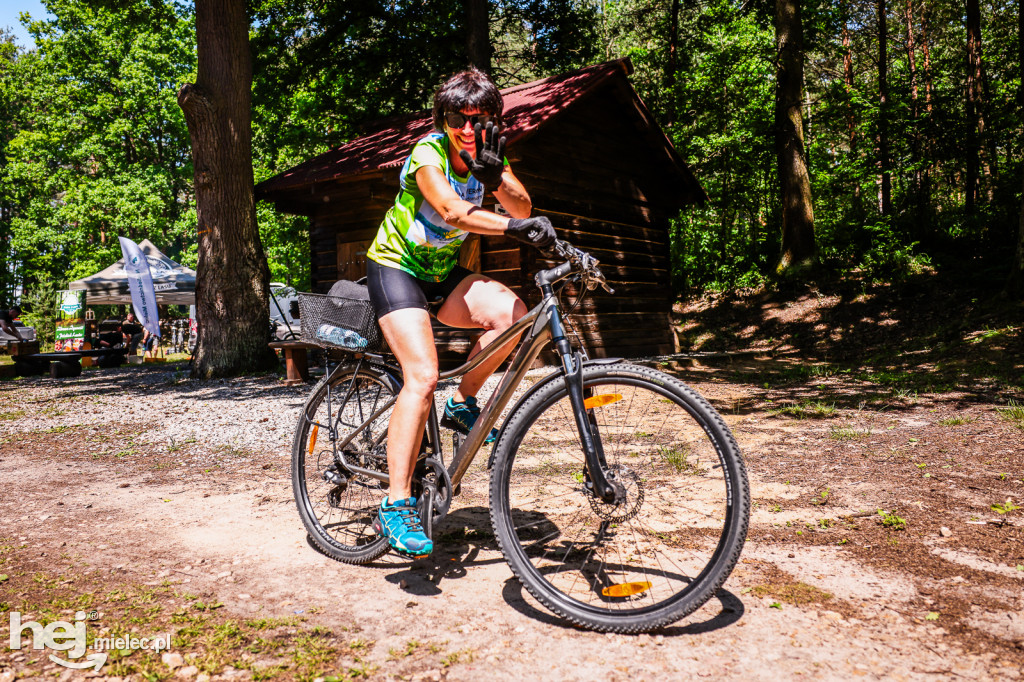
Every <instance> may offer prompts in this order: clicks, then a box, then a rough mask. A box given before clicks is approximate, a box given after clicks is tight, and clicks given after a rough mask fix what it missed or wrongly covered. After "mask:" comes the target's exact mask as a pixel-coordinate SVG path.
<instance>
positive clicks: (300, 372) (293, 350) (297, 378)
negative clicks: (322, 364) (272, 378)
mask: <svg viewBox="0 0 1024 682" xmlns="http://www.w3.org/2000/svg"><path fill="white" fill-rule="evenodd" d="M270 347H271V348H273V349H274V350H280V351H281V354H282V355H284V375H285V379H284V383H285V386H294V385H295V384H301V383H302V382H304V381H309V359H308V357H307V355H306V351H307V350H309V349H310V348H319V347H320V346H318V345H316V344H315V343H306V342H305V341H272V342H271V343H270Z"/></svg>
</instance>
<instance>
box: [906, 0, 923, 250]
mask: <svg viewBox="0 0 1024 682" xmlns="http://www.w3.org/2000/svg"><path fill="white" fill-rule="evenodd" d="M907 67H908V68H909V70H910V115H911V117H912V120H913V121H914V124H913V126H912V127H913V130H914V132H913V136H912V138H911V145H910V163H911V165H912V166H913V167H914V181H913V191H914V198H915V200H916V203H917V218H916V223H917V225H916V229H917V235H918V238H919V239H920V238H921V237H922V236H923V235H924V232H925V210H924V208H925V207H924V195H923V193H922V191H921V188H922V184H923V182H922V169H921V125H920V118H919V117H920V115H921V106H920V102H919V98H918V91H917V45H916V42H915V40H914V3H913V0H907Z"/></svg>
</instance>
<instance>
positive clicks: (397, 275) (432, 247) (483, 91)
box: [367, 69, 555, 557]
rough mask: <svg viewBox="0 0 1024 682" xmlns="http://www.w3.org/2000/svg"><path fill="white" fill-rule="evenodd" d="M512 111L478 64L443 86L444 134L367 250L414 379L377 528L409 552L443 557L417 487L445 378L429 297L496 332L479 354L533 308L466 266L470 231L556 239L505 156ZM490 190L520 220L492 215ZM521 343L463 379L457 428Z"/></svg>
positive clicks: (423, 156)
mask: <svg viewBox="0 0 1024 682" xmlns="http://www.w3.org/2000/svg"><path fill="white" fill-rule="evenodd" d="M502 109H503V103H502V98H501V93H500V92H499V91H498V88H497V86H496V85H495V84H494V83H493V81H491V79H490V78H489V77H488V76H487V75H486V74H484V73H483V72H481V71H478V70H476V69H469V70H467V71H462V72H460V73H457V74H455V75H454V76H452V77H451V78H450V79H448V81H447V82H445V83H444V85H442V86H441V87H440V88H439V89H438V90H437V92H436V93H435V94H434V107H433V119H434V132H432V133H430V134H429V135H427V136H426V137H424V138H422V139H421V140H419V141H418V142H417V143H416V144H415V145H414V146H413V148H412V153H411V154H410V155H409V158H408V159H407V160H406V162H405V165H404V166H403V167H402V173H401V178H400V184H401V189H400V190H399V193H398V196H397V197H396V199H395V204H394V206H393V207H392V208H391V209H390V210H389V211H388V213H387V215H386V216H385V217H384V221H383V222H382V223H381V226H380V229H379V230H378V231H377V237H376V238H375V239H374V241H373V244H371V246H370V249H369V251H368V252H367V259H368V260H367V280H368V281H367V284H368V286H369V290H370V302H371V304H372V305H373V308H374V311H375V312H376V314H377V318H378V319H379V320H380V327H381V330H382V331H383V332H384V338H385V339H387V342H388V345H389V346H390V348H391V351H392V352H393V353H394V355H395V357H396V358H397V359H398V362H399V364H400V365H401V367H402V374H403V376H404V380H405V383H404V385H403V386H402V389H401V391H400V392H399V394H398V399H397V401H396V403H395V407H394V411H393V412H392V415H391V421H390V423H389V425H388V439H387V460H388V475H389V479H390V488H389V491H388V496H387V497H385V498H384V500H383V501H382V502H381V506H380V512H379V514H378V517H377V519H376V520H375V521H374V528H375V529H376V531H377V532H378V533H379V534H380V535H382V536H387V538H388V544H389V545H390V546H391V547H392V548H393V549H394V550H395V551H397V552H399V553H400V554H404V555H406V556H413V557H418V556H426V555H428V554H430V552H431V551H432V550H433V543H432V542H431V540H430V539H429V538H428V537H427V535H426V534H425V533H424V531H423V528H422V526H421V525H420V521H419V514H418V512H417V510H416V498H414V497H413V496H412V490H411V486H412V476H413V470H414V468H415V465H416V457H417V455H418V452H417V450H418V448H419V445H420V442H421V438H422V435H423V430H424V426H425V423H426V419H427V412H428V410H429V409H430V408H431V406H432V405H433V395H434V389H435V388H436V386H437V376H438V363H437V350H436V348H435V346H434V333H433V329H432V328H431V324H430V315H429V314H428V312H427V311H428V307H427V301H428V299H429V300H434V299H435V298H438V297H440V298H442V299H443V300H444V302H443V304H442V305H441V307H440V309H439V310H438V311H437V319H438V320H439V321H441V322H442V323H443V324H446V325H448V326H451V327H460V328H467V329H480V328H482V329H484V330H485V332H484V334H483V335H482V336H480V338H479V339H478V340H477V342H476V344H475V345H474V346H473V349H472V351H471V353H470V357H472V356H473V355H475V354H476V353H478V352H480V350H481V349H482V348H484V347H485V346H487V344H488V343H490V342H491V341H493V340H494V339H496V338H497V337H498V336H499V335H500V334H501V332H502V331H504V330H505V329H507V328H508V327H510V326H511V325H512V323H513V322H514V321H515V320H516V319H518V318H519V317H520V316H522V315H523V314H525V313H526V306H525V304H524V303H523V302H522V301H521V300H520V299H519V297H518V296H516V294H514V293H513V292H512V291H511V290H510V289H509V288H508V287H506V286H505V285H504V284H501V283H500V282H498V281H495V280H493V279H491V278H490V277H487V276H485V275H481V274H476V273H472V272H470V271H469V270H467V269H466V268H463V267H462V266H460V265H458V253H459V248H460V247H461V245H462V242H463V241H464V240H465V239H466V237H467V236H468V235H469V234H470V233H475V234H481V235H497V236H500V235H507V236H510V237H513V238H515V239H517V240H519V241H521V242H523V243H525V244H531V245H534V246H538V247H544V246H547V245H548V244H550V243H551V242H553V241H554V239H555V232H554V229H553V228H552V226H551V222H550V221H549V220H548V219H547V218H544V217H536V218H531V217H530V212H531V210H532V204H531V202H530V197H529V195H528V194H527V192H526V189H525V188H524V187H523V185H522V183H520V182H519V180H518V179H516V176H515V175H514V174H513V173H512V169H511V168H510V167H509V165H508V161H507V160H506V159H505V158H504V156H503V153H502V152H503V151H504V147H505V138H503V137H502V138H499V132H500V128H499V126H500V124H501V114H502ZM485 191H488V192H491V193H492V194H493V195H494V197H495V198H496V199H497V200H498V202H499V203H500V204H501V205H502V206H503V207H504V209H505V210H506V211H507V212H508V214H509V215H511V216H512V217H511V218H507V217H503V216H500V215H498V214H497V213H492V212H490V211H487V210H483V209H482V208H480V206H481V204H482V203H483V198H484V192H485ZM514 347H515V341H512V342H509V344H508V345H507V346H506V347H505V348H503V349H501V350H500V351H498V352H497V353H495V354H494V355H492V356H491V357H490V358H489V359H488V360H486V361H485V362H483V363H481V365H480V366H479V367H477V368H476V369H474V370H473V371H471V372H468V373H466V374H465V375H464V376H463V378H462V382H461V383H460V384H459V387H458V389H457V390H456V392H455V395H454V396H453V397H452V398H449V399H448V402H447V403H446V405H445V420H446V423H448V424H451V425H454V426H455V427H456V428H458V429H459V430H460V431H464V432H468V431H469V430H470V429H471V428H472V427H473V423H474V422H475V421H476V418H477V417H478V416H479V414H480V408H479V407H478V406H477V404H476V394H477V391H478V390H479V389H480V387H481V386H482V385H483V383H484V381H486V380H487V378H488V377H489V376H490V375H491V373H492V372H494V370H495V369H497V367H498V366H499V365H500V364H501V362H502V361H503V360H504V359H505V358H506V357H507V356H508V354H509V353H510V352H511V351H512V349H513V348H514ZM493 436H494V434H493V433H492V436H491V437H492V438H493Z"/></svg>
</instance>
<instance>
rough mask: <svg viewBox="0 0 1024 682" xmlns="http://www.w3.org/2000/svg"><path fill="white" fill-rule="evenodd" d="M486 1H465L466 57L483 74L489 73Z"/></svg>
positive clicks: (489, 51) (489, 59) (489, 32)
mask: <svg viewBox="0 0 1024 682" xmlns="http://www.w3.org/2000/svg"><path fill="white" fill-rule="evenodd" d="M487 9H488V3H487V0H466V56H467V57H468V58H469V63H470V64H472V65H473V66H475V67H476V68H478V69H480V70H481V71H483V72H484V73H490V72H491V26H490V16H489V15H488V13H487Z"/></svg>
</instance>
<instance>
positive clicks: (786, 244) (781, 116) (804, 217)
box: [775, 0, 817, 273]
mask: <svg viewBox="0 0 1024 682" xmlns="http://www.w3.org/2000/svg"><path fill="white" fill-rule="evenodd" d="M775 44H776V54H777V55H778V56H777V59H778V66H777V71H778V74H777V78H776V88H775V154H776V158H777V159H778V166H779V189H780V198H781V201H782V255H781V258H780V259H779V265H778V268H777V269H776V271H777V272H779V273H782V272H785V271H786V270H788V269H789V268H792V267H793V266H797V265H801V264H805V263H809V262H811V261H813V260H814V257H815V255H816V251H817V249H816V245H815V241H814V206H813V203H812V200H811V179H810V176H809V175H808V172H807V156H806V154H805V151H804V129H803V111H802V107H801V105H802V103H803V80H804V77H803V72H804V48H803V25H802V23H801V19H800V0H776V2H775Z"/></svg>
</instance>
